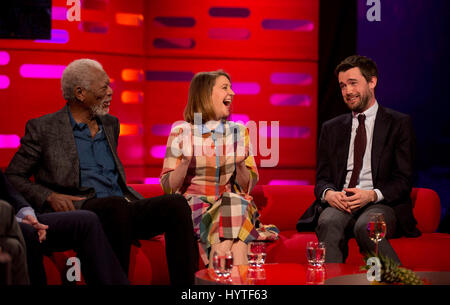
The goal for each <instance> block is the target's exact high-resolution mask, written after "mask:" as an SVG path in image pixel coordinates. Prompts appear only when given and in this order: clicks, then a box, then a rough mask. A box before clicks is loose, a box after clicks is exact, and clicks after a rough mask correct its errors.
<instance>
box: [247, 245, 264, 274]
mask: <svg viewBox="0 0 450 305" xmlns="http://www.w3.org/2000/svg"><path fill="white" fill-rule="evenodd" d="M247 249H248V250H247V259H248V265H249V267H250V268H255V267H256V268H260V267H262V266H263V265H264V263H265V262H266V243H265V242H262V241H252V242H250V243H249V244H248V248H247Z"/></svg>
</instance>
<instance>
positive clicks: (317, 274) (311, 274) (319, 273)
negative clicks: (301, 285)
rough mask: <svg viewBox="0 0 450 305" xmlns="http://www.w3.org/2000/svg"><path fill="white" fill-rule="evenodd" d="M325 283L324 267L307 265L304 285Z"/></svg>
mask: <svg viewBox="0 0 450 305" xmlns="http://www.w3.org/2000/svg"><path fill="white" fill-rule="evenodd" d="M324 283H325V267H323V266H321V267H308V268H307V269H306V285H323V284H324Z"/></svg>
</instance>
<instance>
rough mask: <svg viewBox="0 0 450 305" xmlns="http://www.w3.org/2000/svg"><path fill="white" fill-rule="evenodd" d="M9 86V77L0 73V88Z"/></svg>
mask: <svg viewBox="0 0 450 305" xmlns="http://www.w3.org/2000/svg"><path fill="white" fill-rule="evenodd" d="M8 87H9V77H8V76H6V75H0V89H7V88H8Z"/></svg>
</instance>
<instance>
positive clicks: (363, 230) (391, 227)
mask: <svg viewBox="0 0 450 305" xmlns="http://www.w3.org/2000/svg"><path fill="white" fill-rule="evenodd" d="M371 212H374V213H383V215H384V219H385V222H386V236H385V238H383V240H381V241H380V242H379V243H378V252H379V253H381V254H383V255H384V256H387V257H390V258H392V259H394V260H395V261H397V262H399V263H400V259H399V258H398V256H397V254H396V253H395V251H394V249H393V248H392V246H391V244H390V243H389V241H388V238H390V237H392V236H394V234H395V229H396V217H395V212H394V210H393V209H392V208H391V207H390V206H387V205H384V204H373V203H369V204H368V205H367V206H365V207H363V208H362V209H361V210H358V211H356V212H354V213H352V214H349V213H346V212H343V211H341V210H338V209H336V208H334V207H327V208H326V209H325V210H323V211H322V213H321V214H320V216H319V220H318V225H317V227H316V234H317V238H318V239H319V241H322V242H325V246H326V252H325V261H326V262H327V263H344V262H345V260H346V258H347V256H348V241H349V239H350V238H352V237H355V239H356V242H357V244H358V246H359V250H360V252H361V253H362V254H365V253H367V252H375V243H374V242H373V241H372V240H371V239H370V238H369V235H368V232H367V224H368V222H369V221H368V216H369V214H370V213H371Z"/></svg>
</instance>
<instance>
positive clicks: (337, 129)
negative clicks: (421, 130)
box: [297, 105, 420, 236]
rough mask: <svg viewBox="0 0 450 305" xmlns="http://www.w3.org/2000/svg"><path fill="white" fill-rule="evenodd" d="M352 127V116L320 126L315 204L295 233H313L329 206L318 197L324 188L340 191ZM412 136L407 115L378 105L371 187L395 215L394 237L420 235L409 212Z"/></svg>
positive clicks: (413, 144) (373, 142) (412, 157)
mask: <svg viewBox="0 0 450 305" xmlns="http://www.w3.org/2000/svg"><path fill="white" fill-rule="evenodd" d="M351 126H352V115H351V113H348V114H343V115H340V116H338V117H336V118H334V119H332V120H329V121H327V122H325V123H324V124H323V127H322V132H321V135H320V140H319V148H318V152H317V173H316V186H315V189H314V192H315V195H316V201H315V202H314V203H313V204H312V205H311V207H310V208H308V210H307V211H306V212H305V213H304V214H303V215H302V216H301V218H300V219H299V221H298V223H297V230H298V231H314V229H315V227H316V226H317V220H318V218H319V215H320V213H321V212H322V210H323V209H325V208H326V207H327V206H329V205H328V203H322V202H321V200H320V198H321V196H322V193H323V192H324V190H325V189H327V188H331V189H333V190H342V188H343V186H344V183H345V176H346V172H347V159H348V151H349V145H350V134H351ZM414 151H415V136H414V131H413V128H412V124H411V119H410V117H409V116H408V115H406V114H402V113H400V112H397V111H394V110H392V109H389V108H383V107H381V106H380V105H379V108H378V112H377V115H376V118H375V126H374V131H373V139H372V160H371V167H372V179H373V186H374V188H376V189H379V190H380V191H381V193H382V194H383V196H384V200H383V201H381V202H380V203H383V204H386V205H389V206H391V207H392V208H393V209H394V211H395V213H396V216H397V235H406V236H419V235H420V231H419V230H418V229H417V228H416V223H417V222H416V220H415V219H414V216H413V213H412V204H411V199H410V193H411V188H412V176H413V162H414V161H413V160H414Z"/></svg>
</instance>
